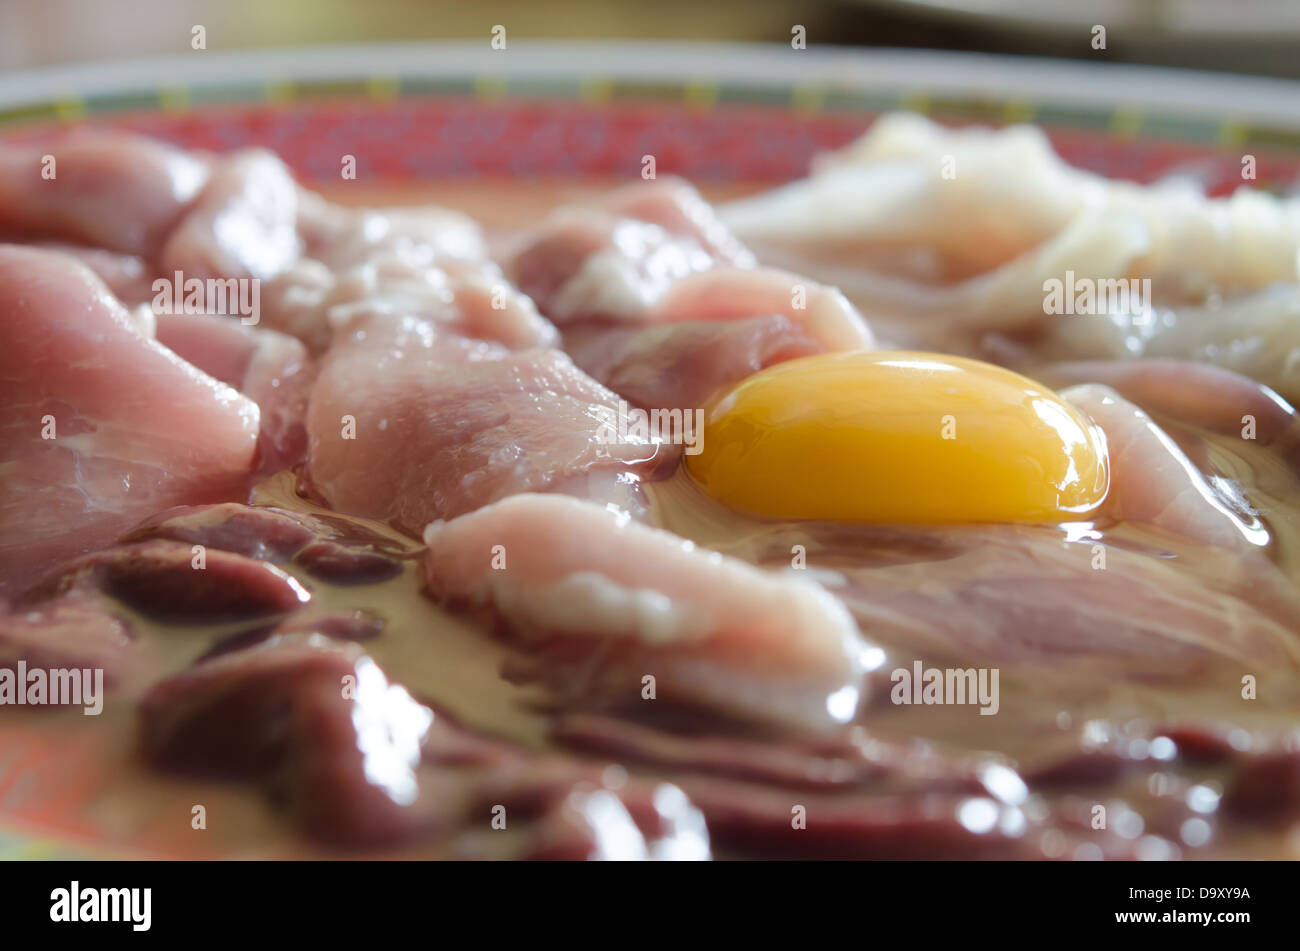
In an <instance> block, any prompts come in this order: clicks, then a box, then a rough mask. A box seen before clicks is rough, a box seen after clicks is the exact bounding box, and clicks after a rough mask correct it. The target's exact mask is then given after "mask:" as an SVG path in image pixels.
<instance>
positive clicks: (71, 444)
mask: <svg viewBox="0 0 1300 951" xmlns="http://www.w3.org/2000/svg"><path fill="white" fill-rule="evenodd" d="M0 321H3V324H4V335H5V339H6V340H7V342H8V343H7V346H6V347H5V348H4V350H3V353H0V387H3V398H4V403H5V406H6V407H7V412H6V416H5V420H4V422H3V423H0V428H2V430H3V439H2V440H0V446H3V449H2V450H0V451H2V452H3V453H4V457H3V464H4V469H5V478H4V480H3V488H2V489H0V512H3V519H2V521H3V524H4V526H5V527H4V537H3V541H2V542H0V585H3V586H9V587H13V588H19V587H21V586H22V584H23V583H24V582H25V581H28V580H31V579H32V578H33V577H35V576H36V575H37V574H39V573H41V572H42V571H43V570H45V569H46V568H47V567H48V565H49V564H50V563H51V562H52V561H55V560H57V559H60V558H64V557H68V556H70V555H75V554H78V553H80V552H86V551H94V550H95V549H97V548H100V547H102V546H103V545H105V544H106V543H107V542H109V541H111V540H112V539H113V538H114V537H115V536H116V535H118V534H120V533H121V532H123V531H125V530H126V529H127V528H129V527H130V526H131V525H132V524H134V523H135V522H138V521H140V520H141V519H143V518H145V517H146V516H148V515H150V514H152V513H154V512H156V511H158V510H159V509H161V508H166V507H168V506H170V505H177V504H183V503H196V502H211V501H218V500H221V499H230V498H236V497H240V496H242V495H243V494H244V493H245V492H246V491H247V479H248V476H249V474H250V472H251V471H252V467H253V464H254V459H255V456H256V451H257V432H258V421H259V415H260V414H259V411H258V408H257V405H256V404H255V403H253V402H252V401H251V400H249V399H248V398H247V397H245V396H242V395H240V394H239V393H238V392H236V391H235V390H234V389H232V388H231V387H229V386H227V385H226V384H224V383H221V382H219V381H218V380H215V379H213V378H212V377H210V376H208V375H207V374H205V373H202V372H200V371H199V370H197V369H195V368H194V367H193V366H191V365H190V364H188V363H186V362H185V361H184V360H181V359H180V358H179V357H177V356H176V355H175V354H174V353H172V352H171V351H170V350H168V349H167V348H166V347H164V346H162V345H161V344H159V343H157V342H156V341H154V340H150V339H148V338H147V337H145V336H142V335H141V333H140V332H139V331H138V329H137V327H136V326H135V324H133V322H132V320H131V318H130V316H129V315H128V313H127V312H126V310H125V309H124V308H123V307H122V305H121V304H120V303H118V301H117V300H116V299H114V298H113V297H112V295H111V294H109V293H108V290H107V289H106V288H105V287H104V285H103V283H102V282H101V281H100V280H99V279H98V278H97V277H95V276H94V275H93V274H92V273H91V272H90V271H88V270H87V269H85V268H84V267H83V266H81V265H80V264H77V263H76V262H75V261H74V260H73V259H71V258H69V257H67V256H64V255H61V254H57V253H55V252H51V251H40V250H34V249H28V248H19V247H13V246H4V247H3V248H0Z"/></svg>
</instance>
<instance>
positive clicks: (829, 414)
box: [686, 350, 1110, 523]
mask: <svg viewBox="0 0 1300 951" xmlns="http://www.w3.org/2000/svg"><path fill="white" fill-rule="evenodd" d="M703 437H704V438H703V440H702V443H703V445H702V446H701V449H700V452H699V453H698V454H696V455H688V456H686V468H687V470H688V471H689V472H690V474H691V476H692V477H693V478H694V479H695V480H696V482H697V483H698V484H699V485H700V486H701V487H702V488H703V490H704V491H705V492H707V493H708V494H709V495H711V496H712V497H714V498H715V499H718V500H719V501H721V502H723V503H724V504H726V505H727V506H729V507H731V508H733V509H737V510H739V511H742V512H747V513H749V514H752V515H758V516H764V517H768V518H781V519H818V520H834V521H854V522H914V523H916V522H924V523H936V522H1051V521H1069V520H1070V519H1071V518H1073V517H1076V516H1079V515H1081V514H1084V513H1086V512H1088V511H1090V510H1092V509H1094V508H1096V507H1097V506H1098V505H1100V504H1101V503H1102V502H1103V501H1104V500H1105V498H1106V492H1107V489H1108V487H1109V483H1110V474H1109V463H1108V459H1107V454H1106V437H1105V434H1104V433H1103V432H1102V430H1101V429H1100V427H1098V426H1097V425H1096V424H1095V423H1093V422H1091V421H1090V420H1089V419H1088V418H1087V417H1086V416H1084V415H1082V414H1081V413H1080V412H1079V411H1078V410H1076V409H1074V408H1073V407H1071V406H1069V405H1067V404H1066V403H1064V402H1063V401H1062V400H1061V399H1060V398H1059V397H1058V396H1057V395H1056V394H1055V393H1053V392H1052V391H1051V390H1049V389H1048V388H1047V387H1045V386H1042V385H1040V384H1038V383H1035V382H1034V381H1033V380H1030V379H1027V378H1025V377H1023V376H1020V375H1019V374H1016V373H1012V372H1011V371H1009V370H1004V369H1002V368H1001V367H997V366H993V365H992V364H988V363H982V362H980V361H978V360H967V359H964V358H961V357H950V356H944V355H941V354H934V353H920V352H910V351H888V350H878V351H861V352H851V353H833V354H823V355H819V356H813V357H805V358H803V359H799V360H792V361H790V362H788V363H781V364H778V365H776V366H774V367H770V368H768V369H766V370H763V371H762V372H760V373H756V374H754V375H753V376H751V377H748V378H747V379H745V380H744V381H742V382H741V383H740V384H739V385H737V386H736V387H735V388H734V389H732V390H731V391H730V392H728V393H727V394H726V395H724V396H723V397H722V398H721V399H720V400H718V401H717V402H716V403H714V404H713V405H712V406H711V407H710V408H709V409H708V411H707V412H706V415H705V422H704V427H703Z"/></svg>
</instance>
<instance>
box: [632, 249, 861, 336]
mask: <svg viewBox="0 0 1300 951" xmlns="http://www.w3.org/2000/svg"><path fill="white" fill-rule="evenodd" d="M758 314H781V315H783V316H785V317H786V318H788V319H789V320H790V321H791V322H792V323H794V324H795V325H797V326H798V327H799V328H800V329H801V330H802V331H803V332H804V333H805V334H807V335H808V336H809V337H811V338H812V339H814V340H816V341H817V343H818V344H819V345H820V346H821V348H822V349H823V350H831V351H834V350H864V349H868V348H870V347H872V346H874V344H875V341H874V339H873V338H872V336H871V331H870V329H869V328H868V327H867V324H866V321H864V320H863V319H862V315H861V314H859V313H858V311H857V309H856V308H855V307H854V306H853V305H852V304H850V303H849V302H848V299H847V298H846V297H845V296H844V295H843V294H841V293H840V292H839V291H838V290H836V289H835V288H833V287H827V286H826V285H824V284H818V283H817V282H816V281H810V280H808V279H807V278H805V277H800V276H799V275H798V274H791V273H790V272H788V271H778V270H774V269H773V268H758V269H755V270H743V269H739V268H714V269H713V270H710V271H706V272H704V273H702V274H694V275H691V276H689V277H686V278H683V279H682V280H680V281H677V282H675V283H674V284H673V285H672V287H671V288H670V289H669V290H668V292H667V293H666V294H665V295H664V296H663V297H662V298H661V299H660V300H659V302H658V303H657V304H656V305H655V307H654V308H652V309H651V310H650V311H649V312H648V313H647V314H645V315H644V317H643V320H644V322H645V323H649V324H667V323H677V322H680V321H699V320H714V321H731V320H743V319H745V318H747V317H752V316H755V315H758Z"/></svg>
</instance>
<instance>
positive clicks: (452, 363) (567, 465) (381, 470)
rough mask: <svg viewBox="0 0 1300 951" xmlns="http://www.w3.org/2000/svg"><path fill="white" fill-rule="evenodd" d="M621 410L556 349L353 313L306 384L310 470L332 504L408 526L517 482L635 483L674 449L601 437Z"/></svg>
mask: <svg viewBox="0 0 1300 951" xmlns="http://www.w3.org/2000/svg"><path fill="white" fill-rule="evenodd" d="M619 411H620V407H619V404H618V397H617V396H615V394H613V393H611V392H610V391H609V390H607V389H605V388H604V387H602V386H601V385H600V384H598V383H596V382H595V381H594V380H592V379H591V378H590V377H588V376H587V375H586V374H584V373H582V372H581V371H580V370H579V369H578V368H577V367H575V366H574V365H573V362H572V361H571V360H570V359H569V358H568V357H567V356H565V355H564V354H563V353H560V352H559V351H557V350H545V349H530V350H521V351H510V350H507V349H506V348H505V347H504V346H502V345H501V344H499V343H494V342H490V341H485V340H478V339H472V338H468V337H461V336H459V335H456V334H451V333H444V332H443V331H441V330H440V329H438V328H437V327H435V326H434V325H433V324H431V323H428V322H426V321H420V320H414V319H406V320H395V319H391V318H374V319H371V320H362V321H357V322H354V324H353V325H352V331H351V333H350V334H349V335H348V337H347V339H345V340H342V341H339V342H336V343H335V345H334V347H333V348H332V349H331V350H330V352H329V354H328V355H327V356H326V358H325V360H324V363H323V365H322V368H321V373H320V377H319V379H318V381H317V383H316V386H315V389H314V390H313V391H312V396H311V403H310V407H309V410H308V417H307V429H308V434H309V438H310V451H309V463H308V475H309V477H310V480H311V483H312V485H313V487H314V488H315V489H316V491H317V492H319V493H320V494H321V495H322V496H323V497H324V498H325V499H326V500H327V501H328V502H329V504H330V505H331V506H332V507H334V508H336V509H338V510H339V511H343V512H347V513H349V514H353V515H362V516H366V517H369V518H376V519H381V520H385V521H388V522H390V523H391V524H393V525H395V526H397V527H398V528H401V529H402V530H403V531H405V532H408V533H410V534H413V535H418V534H419V532H420V531H421V529H423V527H424V526H425V525H426V524H427V523H429V522H430V521H433V520H434V519H439V518H453V517H455V516H457V515H461V514H463V513H465V512H469V511H472V510H474V509H476V508H478V507H480V506H482V505H486V504H488V503H489V502H494V501H496V500H497V499H501V498H504V497H505V496H507V495H512V494H514V493H517V492H529V491H576V492H579V493H584V494H585V493H586V492H587V491H589V490H591V488H592V486H591V483H590V479H591V478H592V477H594V476H596V475H598V474H605V475H608V476H609V478H610V479H611V480H613V481H615V482H619V483H621V484H624V485H627V486H632V487H634V483H635V482H636V481H638V480H639V479H640V478H643V477H646V476H649V475H651V474H653V473H654V472H655V471H656V470H657V469H659V468H660V467H662V466H666V465H671V464H672V462H673V461H674V460H675V459H676V454H675V452H674V451H672V450H673V449H675V447H666V446H664V445H662V444H660V443H658V442H656V441H652V440H647V439H643V438H637V437H636V435H635V434H632V436H631V438H629V439H628V440H627V441H625V442H616V441H612V440H610V439H608V438H606V436H605V433H606V432H607V429H606V422H605V421H606V420H613V419H615V418H616V417H617V416H618V414H619ZM346 418H350V419H352V420H354V421H355V424H354V428H355V438H352V439H349V438H345V435H346V433H345V427H347V426H348V425H349V424H348V422H347V419H346ZM624 429H626V427H624ZM377 459H382V460H383V464H382V465H376V464H375V460H377Z"/></svg>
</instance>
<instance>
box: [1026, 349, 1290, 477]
mask: <svg viewBox="0 0 1300 951" xmlns="http://www.w3.org/2000/svg"><path fill="white" fill-rule="evenodd" d="M1042 376H1043V377H1044V378H1045V381H1046V382H1049V383H1051V384H1053V385H1054V386H1056V387H1057V388H1058V389H1059V388H1061V387H1063V386H1070V385H1073V384H1078V383H1102V384H1105V385H1106V386H1111V387H1114V388H1115V389H1116V390H1117V391H1119V393H1120V395H1122V396H1123V397H1124V398H1125V399H1128V400H1131V401H1132V402H1134V403H1135V404H1137V405H1138V406H1139V407H1141V408H1142V409H1144V410H1146V411H1147V412H1149V413H1158V414H1160V415H1162V416H1167V417H1170V418H1173V419H1175V420H1177V421H1179V422H1182V423H1186V424H1188V425H1190V426H1197V427H1202V428H1205V429H1208V430H1210V431H1211V432H1216V433H1222V434H1224V435H1228V436H1236V437H1238V438H1241V437H1242V434H1243V432H1245V431H1246V426H1247V418H1249V420H1251V421H1253V423H1254V429H1255V432H1254V439H1255V440H1256V441H1257V443H1258V445H1261V446H1268V447H1270V448H1271V449H1272V450H1273V451H1274V452H1276V453H1277V454H1278V455H1279V456H1281V457H1282V458H1283V459H1285V460H1286V461H1287V462H1288V464H1289V465H1290V466H1291V469H1292V471H1294V472H1300V418H1298V417H1297V415H1296V411H1295V409H1294V408H1293V407H1292V406H1291V404H1289V403H1288V402H1287V401H1286V400H1284V399H1283V398H1282V397H1281V396H1279V395H1278V394H1277V393H1276V392H1274V391H1273V390H1272V389H1270V388H1269V387H1267V386H1265V385H1264V384H1262V383H1258V382H1256V381H1255V380H1252V379H1250V378H1249V377H1246V376H1242V375H1241V374H1239V373H1234V372H1232V371H1231V370H1225V369H1224V368H1223V367H1217V366H1214V365H1212V364H1209V363H1192V362H1190V361H1187V360H1166V359H1153V360H1088V361H1080V362H1076V363H1058V364H1053V365H1052V366H1050V367H1047V368H1046V369H1045V370H1044V371H1043V373H1042Z"/></svg>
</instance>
